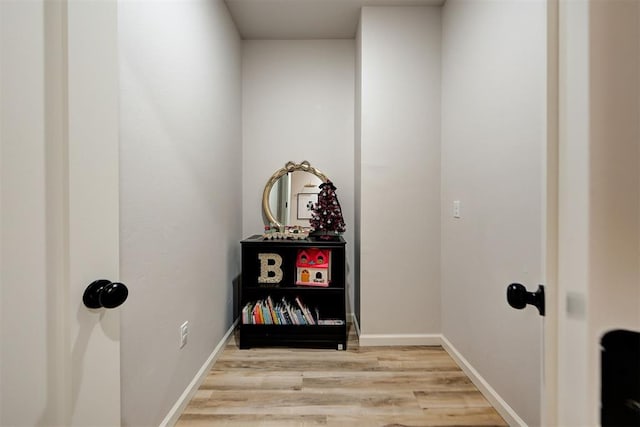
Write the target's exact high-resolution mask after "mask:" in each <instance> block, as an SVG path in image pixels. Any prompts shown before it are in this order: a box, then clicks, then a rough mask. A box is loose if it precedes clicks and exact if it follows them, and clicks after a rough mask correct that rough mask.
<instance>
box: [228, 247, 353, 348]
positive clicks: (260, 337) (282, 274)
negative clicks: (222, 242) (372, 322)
mask: <svg viewBox="0 0 640 427" xmlns="http://www.w3.org/2000/svg"><path fill="white" fill-rule="evenodd" d="M241 245H242V284H241V287H240V298H239V307H238V308H239V313H241V319H240V320H241V321H240V348H241V349H246V348H251V347H260V346H263V347H264V346H291V347H309V348H334V349H337V350H346V348H347V319H346V308H345V303H346V300H345V272H346V268H345V247H346V242H345V241H344V239H343V238H342V237H339V239H337V240H332V241H326V240H321V239H316V238H314V237H309V238H308V239H305V240H267V239H265V238H263V237H262V236H259V235H256V236H251V237H249V238H248V239H245V240H243V241H242V242H241Z"/></svg>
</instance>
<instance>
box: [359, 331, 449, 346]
mask: <svg viewBox="0 0 640 427" xmlns="http://www.w3.org/2000/svg"><path fill="white" fill-rule="evenodd" d="M441 338H442V335H440V334H359V341H360V347H372V346H394V345H442V339H441Z"/></svg>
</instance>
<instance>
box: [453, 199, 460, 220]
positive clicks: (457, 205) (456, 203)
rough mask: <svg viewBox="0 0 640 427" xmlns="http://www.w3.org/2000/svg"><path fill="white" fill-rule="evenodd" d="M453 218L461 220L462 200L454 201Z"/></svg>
mask: <svg viewBox="0 0 640 427" xmlns="http://www.w3.org/2000/svg"><path fill="white" fill-rule="evenodd" d="M453 217H454V218H460V200H454V201H453Z"/></svg>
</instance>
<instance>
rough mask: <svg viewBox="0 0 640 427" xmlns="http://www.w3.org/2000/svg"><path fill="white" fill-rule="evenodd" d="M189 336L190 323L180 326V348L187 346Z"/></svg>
mask: <svg viewBox="0 0 640 427" xmlns="http://www.w3.org/2000/svg"><path fill="white" fill-rule="evenodd" d="M187 335H189V321H186V322H184V323H183V324H182V325H180V348H182V347H184V346H185V345H187Z"/></svg>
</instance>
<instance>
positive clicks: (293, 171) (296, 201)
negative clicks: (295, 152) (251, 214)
mask: <svg viewBox="0 0 640 427" xmlns="http://www.w3.org/2000/svg"><path fill="white" fill-rule="evenodd" d="M326 181H328V178H327V177H326V175H325V174H323V173H322V172H320V171H319V170H318V169H316V168H314V167H313V166H311V165H310V164H309V162H308V161H306V160H305V161H303V162H302V163H293V162H288V163H287V164H286V165H285V166H284V167H283V168H281V169H279V170H277V171H276V172H275V173H274V174H273V175H272V176H271V178H269V181H267V185H265V187H264V192H263V193H262V211H263V213H264V216H265V220H266V221H267V223H269V224H274V225H275V226H277V227H278V228H282V227H283V226H293V225H298V226H301V227H309V220H310V219H311V213H312V210H313V205H314V204H315V203H316V202H317V200H318V192H319V191H320V189H319V187H318V186H319V185H320V184H322V183H323V182H326Z"/></svg>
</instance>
